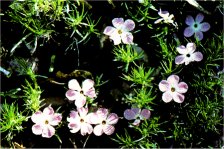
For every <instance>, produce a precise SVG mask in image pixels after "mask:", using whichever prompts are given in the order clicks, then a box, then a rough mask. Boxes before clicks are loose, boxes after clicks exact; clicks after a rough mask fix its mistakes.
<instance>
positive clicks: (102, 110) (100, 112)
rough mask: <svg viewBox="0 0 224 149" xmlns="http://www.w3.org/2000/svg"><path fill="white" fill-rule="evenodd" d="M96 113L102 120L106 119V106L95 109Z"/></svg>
mask: <svg viewBox="0 0 224 149" xmlns="http://www.w3.org/2000/svg"><path fill="white" fill-rule="evenodd" d="M96 114H97V115H98V117H99V118H101V119H102V120H106V118H107V115H108V110H107V109H106V108H99V109H98V110H97V111H96Z"/></svg>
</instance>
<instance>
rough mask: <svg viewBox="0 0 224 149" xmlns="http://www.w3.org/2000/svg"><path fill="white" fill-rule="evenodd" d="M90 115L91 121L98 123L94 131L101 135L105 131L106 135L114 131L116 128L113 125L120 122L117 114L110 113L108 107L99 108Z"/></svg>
mask: <svg viewBox="0 0 224 149" xmlns="http://www.w3.org/2000/svg"><path fill="white" fill-rule="evenodd" d="M90 117H91V118H90V119H91V123H92V124H97V125H96V126H95V127H94V129H93V133H94V134H95V135H96V136H101V135H102V134H103V133H105V134H106V135H111V134H112V133H114V130H115V128H114V126H113V125H114V124H116V123H117V122H118V116H117V114H115V113H110V114H109V112H108V110H107V109H105V108H99V109H98V110H97V111H96V112H95V113H92V114H91V116H90Z"/></svg>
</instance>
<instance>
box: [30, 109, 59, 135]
mask: <svg viewBox="0 0 224 149" xmlns="http://www.w3.org/2000/svg"><path fill="white" fill-rule="evenodd" d="M61 119H62V115H61V114H60V113H54V109H53V108H52V107H51V106H48V107H46V108H45V109H44V110H43V112H41V111H37V112H35V113H34V114H33V115H32V116H31V120H32V121H33V122H34V123H35V124H34V125H33V126H32V132H33V133H34V134H35V135H42V137H44V138H51V137H52V136H53V135H54V134H55V129H54V127H53V126H56V125H58V124H59V122H61Z"/></svg>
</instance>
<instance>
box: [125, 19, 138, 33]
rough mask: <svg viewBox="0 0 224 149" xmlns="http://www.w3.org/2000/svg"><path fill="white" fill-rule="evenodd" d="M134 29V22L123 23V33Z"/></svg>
mask: <svg viewBox="0 0 224 149" xmlns="http://www.w3.org/2000/svg"><path fill="white" fill-rule="evenodd" d="M134 28H135V22H134V21H132V20H130V19H128V20H126V21H125V22H124V30H125V31H132V30H133V29H134Z"/></svg>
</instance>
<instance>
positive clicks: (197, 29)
mask: <svg viewBox="0 0 224 149" xmlns="http://www.w3.org/2000/svg"><path fill="white" fill-rule="evenodd" d="M203 20H204V15H203V14H201V13H199V14H198V15H197V16H196V18H195V20H194V18H193V17H192V16H187V18H186V20H185V23H186V24H187V25H189V26H188V27H187V28H185V30H184V36H185V37H191V36H192V35H193V34H195V38H197V39H198V40H199V41H200V40H202V39H203V33H202V32H206V31H208V30H209V29H210V24H209V23H207V22H203V23H202V21H203Z"/></svg>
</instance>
